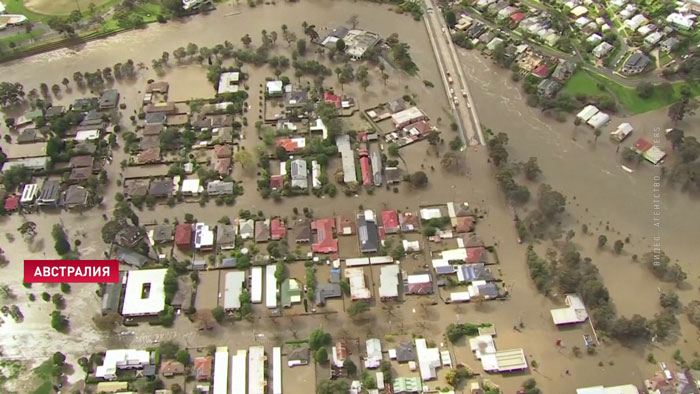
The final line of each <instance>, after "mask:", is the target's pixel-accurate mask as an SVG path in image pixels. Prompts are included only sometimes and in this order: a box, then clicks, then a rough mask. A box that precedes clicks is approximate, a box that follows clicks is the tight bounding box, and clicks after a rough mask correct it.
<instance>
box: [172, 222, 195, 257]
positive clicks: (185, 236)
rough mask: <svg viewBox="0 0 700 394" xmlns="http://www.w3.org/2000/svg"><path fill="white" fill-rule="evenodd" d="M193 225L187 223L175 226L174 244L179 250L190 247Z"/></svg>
mask: <svg viewBox="0 0 700 394" xmlns="http://www.w3.org/2000/svg"><path fill="white" fill-rule="evenodd" d="M192 234H193V226H192V224H189V223H184V224H178V225H177V226H175V246H177V248H178V249H180V250H189V249H190V248H191V247H192Z"/></svg>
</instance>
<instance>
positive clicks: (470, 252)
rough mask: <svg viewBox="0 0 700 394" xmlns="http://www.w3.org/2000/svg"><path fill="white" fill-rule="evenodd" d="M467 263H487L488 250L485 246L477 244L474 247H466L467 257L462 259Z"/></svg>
mask: <svg viewBox="0 0 700 394" xmlns="http://www.w3.org/2000/svg"><path fill="white" fill-rule="evenodd" d="M464 261H465V262H467V263H482V264H488V262H489V259H488V252H487V251H486V248H484V247H481V246H478V247H475V248H467V258H466V259H464Z"/></svg>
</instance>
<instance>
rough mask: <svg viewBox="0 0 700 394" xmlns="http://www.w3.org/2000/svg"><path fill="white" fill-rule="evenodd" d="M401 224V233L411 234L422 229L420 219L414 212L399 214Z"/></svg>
mask: <svg viewBox="0 0 700 394" xmlns="http://www.w3.org/2000/svg"><path fill="white" fill-rule="evenodd" d="M399 223H400V225H401V231H402V232H404V233H410V232H413V231H418V230H419V229H420V218H419V217H418V215H416V214H415V213H413V212H401V213H400V214H399Z"/></svg>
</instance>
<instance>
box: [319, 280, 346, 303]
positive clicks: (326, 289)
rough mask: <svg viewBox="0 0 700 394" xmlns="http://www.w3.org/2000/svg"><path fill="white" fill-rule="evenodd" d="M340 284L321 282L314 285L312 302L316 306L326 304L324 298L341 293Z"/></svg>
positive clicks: (333, 296) (335, 296)
mask: <svg viewBox="0 0 700 394" xmlns="http://www.w3.org/2000/svg"><path fill="white" fill-rule="evenodd" d="M342 294H343V293H342V291H341V289H340V284H338V283H322V284H319V285H317V286H316V293H315V294H314V303H315V304H316V305H318V306H323V305H326V299H328V298H337V297H340V296H341V295H342Z"/></svg>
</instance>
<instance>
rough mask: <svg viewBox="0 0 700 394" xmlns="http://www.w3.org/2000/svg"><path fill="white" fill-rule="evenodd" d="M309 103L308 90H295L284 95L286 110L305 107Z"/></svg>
mask: <svg viewBox="0 0 700 394" xmlns="http://www.w3.org/2000/svg"><path fill="white" fill-rule="evenodd" d="M308 102H309V92H307V91H306V90H302V89H300V90H293V91H291V92H286V93H285V94H284V106H285V107H286V108H298V107H303V106H305V105H306V104H308Z"/></svg>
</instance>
